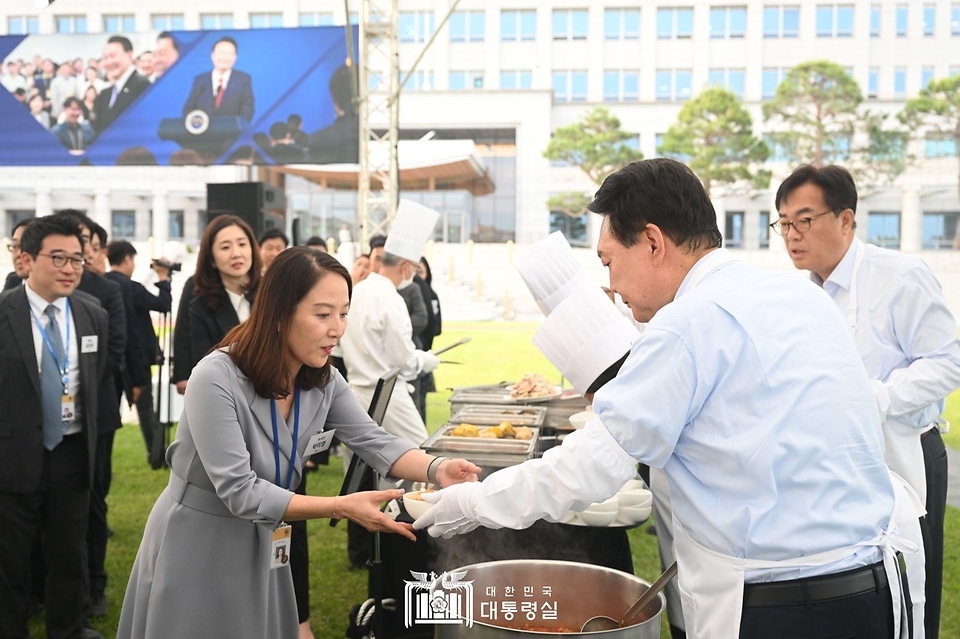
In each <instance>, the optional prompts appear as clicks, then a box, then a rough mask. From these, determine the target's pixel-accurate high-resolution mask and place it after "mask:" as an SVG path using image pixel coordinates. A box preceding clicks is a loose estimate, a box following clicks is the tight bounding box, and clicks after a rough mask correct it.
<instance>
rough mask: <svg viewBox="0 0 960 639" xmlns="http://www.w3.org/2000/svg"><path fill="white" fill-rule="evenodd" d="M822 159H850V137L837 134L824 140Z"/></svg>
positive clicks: (834, 160)
mask: <svg viewBox="0 0 960 639" xmlns="http://www.w3.org/2000/svg"><path fill="white" fill-rule="evenodd" d="M823 155H824V161H829V162H839V161H844V160H849V159H850V138H849V137H847V136H845V135H837V136H834V137H832V138H830V139H829V140H827V141H826V144H824V148H823Z"/></svg>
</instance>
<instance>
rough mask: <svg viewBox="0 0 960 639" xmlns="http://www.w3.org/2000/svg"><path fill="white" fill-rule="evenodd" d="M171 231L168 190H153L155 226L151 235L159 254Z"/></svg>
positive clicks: (151, 230)
mask: <svg viewBox="0 0 960 639" xmlns="http://www.w3.org/2000/svg"><path fill="white" fill-rule="evenodd" d="M169 233H170V212H169V211H168V210H167V192H166V191H154V192H153V228H152V229H150V235H152V236H153V246H154V250H155V251H156V252H157V255H158V256H159V255H160V254H161V253H162V252H163V245H164V244H166V243H167V239H168V237H167V236H168V235H169Z"/></svg>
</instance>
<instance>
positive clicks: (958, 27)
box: [950, 4, 960, 36]
mask: <svg viewBox="0 0 960 639" xmlns="http://www.w3.org/2000/svg"><path fill="white" fill-rule="evenodd" d="M950 35H955V36H960V4H955V5H953V6H952V7H950Z"/></svg>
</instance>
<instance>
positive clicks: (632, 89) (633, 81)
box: [623, 71, 640, 100]
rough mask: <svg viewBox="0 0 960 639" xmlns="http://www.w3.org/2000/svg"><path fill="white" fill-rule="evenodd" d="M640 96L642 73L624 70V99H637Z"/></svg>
mask: <svg viewBox="0 0 960 639" xmlns="http://www.w3.org/2000/svg"><path fill="white" fill-rule="evenodd" d="M639 98H640V74H639V73H637V72H636V71H624V72H623V99H624V100H637V99H639Z"/></svg>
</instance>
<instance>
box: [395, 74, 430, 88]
mask: <svg viewBox="0 0 960 639" xmlns="http://www.w3.org/2000/svg"><path fill="white" fill-rule="evenodd" d="M407 75H409V74H408V72H406V71H401V72H400V82H401V83H403V81H404V80H405V79H406V77H407ZM432 88H433V71H414V72H413V76H412V77H411V78H410V79H409V80H407V83H406V84H404V85H403V90H404V91H429V90H430V89H432Z"/></svg>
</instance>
